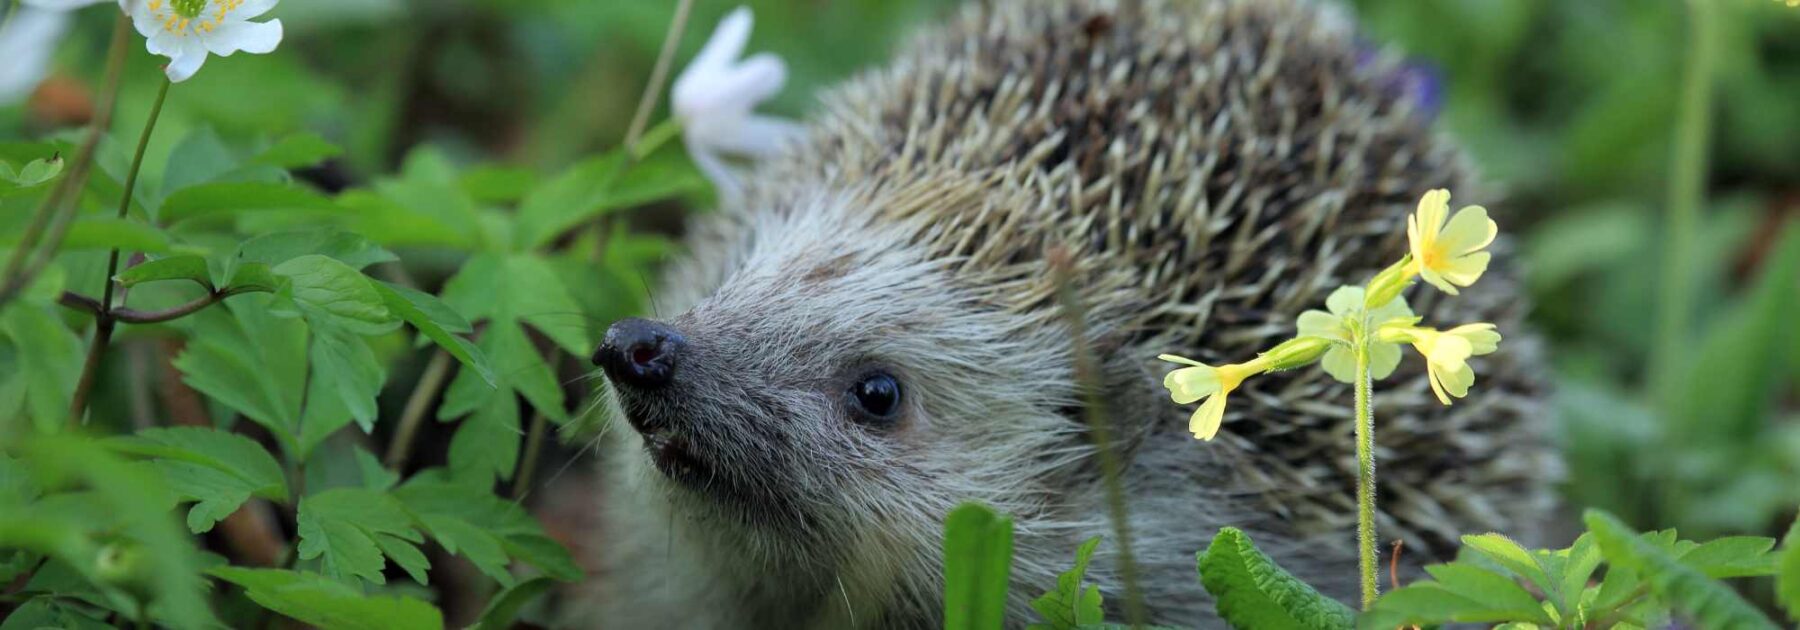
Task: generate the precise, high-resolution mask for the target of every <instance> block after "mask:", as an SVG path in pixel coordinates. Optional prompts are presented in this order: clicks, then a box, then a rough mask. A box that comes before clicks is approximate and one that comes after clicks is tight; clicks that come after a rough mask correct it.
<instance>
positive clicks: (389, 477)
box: [356, 446, 400, 490]
mask: <svg viewBox="0 0 1800 630" xmlns="http://www.w3.org/2000/svg"><path fill="white" fill-rule="evenodd" d="M356 470H357V471H358V472H359V473H361V474H362V482H363V487H364V488H368V489H370V490H387V489H389V488H392V487H394V484H397V483H400V473H397V472H394V471H391V470H388V469H387V466H386V465H383V464H382V463H381V460H379V459H375V455H374V454H372V453H370V452H369V451H367V450H364V449H363V448H362V447H360V446H358V447H356Z"/></svg>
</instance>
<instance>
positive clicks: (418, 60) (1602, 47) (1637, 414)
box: [0, 0, 1800, 537]
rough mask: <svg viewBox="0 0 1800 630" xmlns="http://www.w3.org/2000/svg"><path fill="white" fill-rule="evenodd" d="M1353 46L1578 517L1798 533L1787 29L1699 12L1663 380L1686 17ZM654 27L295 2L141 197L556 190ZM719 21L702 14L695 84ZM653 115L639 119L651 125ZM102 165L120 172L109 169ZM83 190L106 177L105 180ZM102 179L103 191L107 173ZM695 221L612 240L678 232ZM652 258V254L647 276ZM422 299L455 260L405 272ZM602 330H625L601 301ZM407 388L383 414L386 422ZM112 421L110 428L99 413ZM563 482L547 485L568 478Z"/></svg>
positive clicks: (1634, 10) (860, 6) (524, 13)
mask: <svg viewBox="0 0 1800 630" xmlns="http://www.w3.org/2000/svg"><path fill="white" fill-rule="evenodd" d="M749 4H750V5H751V6H752V7H753V8H754V9H755V15H756V28H755V32H754V35H753V37H752V41H751V44H750V49H751V50H766V51H771V52H774V53H777V54H779V55H781V56H782V57H783V58H785V59H786V61H787V63H788V66H789V70H790V81H789V83H788V86H787V88H786V90H785V91H784V92H783V93H782V94H781V95H780V96H779V97H778V98H777V99H776V100H775V101H774V102H773V103H772V104H771V105H770V106H769V107H767V108H766V109H767V110H769V111H773V112H775V113H780V114H785V115H789V116H795V117H799V116H803V115H804V114H805V113H806V112H807V110H808V108H809V104H810V103H811V102H812V97H813V95H814V94H815V93H816V92H817V91H818V90H819V89H821V88H822V87H824V86H827V85H829V84H831V83H832V82H833V81H836V80H839V79H842V78H844V77H846V76H848V75H850V74H852V73H854V72H856V71H857V70H858V69H861V68H866V67H869V66H871V65H873V64H877V63H879V61H880V60H881V59H882V58H883V57H884V56H885V55H886V54H887V52H888V51H890V50H892V49H893V48H894V47H895V46H897V45H899V44H900V43H901V41H902V40H903V39H904V37H905V34H906V33H907V32H908V30H909V29H910V28H912V27H913V26H915V25H917V24H920V23H923V22H926V21H929V20H932V19H935V18H939V17H942V16H945V15H947V14H948V13H949V12H950V11H952V10H954V6H955V5H956V4H957V2H955V1H954V0H925V1H921V2H888V1H882V0H766V1H758V2H751V3H749ZM1350 4H1351V5H1352V10H1353V12H1354V13H1355V14H1357V15H1358V16H1359V18H1360V19H1361V20H1362V21H1363V23H1364V25H1365V29H1366V31H1367V32H1368V34H1369V36H1370V39H1371V41H1373V42H1377V43H1379V44H1380V45H1382V46H1384V47H1385V50H1389V51H1391V52H1393V53H1394V54H1399V55H1405V56H1407V57H1409V58H1411V59H1413V60H1415V61H1416V62H1417V63H1419V64H1421V66H1422V67H1424V68H1426V69H1428V71H1429V72H1431V73H1434V74H1435V76H1437V77H1438V79H1439V81H1440V82H1441V84H1442V87H1443V99H1444V107H1443V111H1442V114H1441V118H1440V120H1441V123H1442V127H1443V129H1444V131H1446V132H1447V133H1451V134H1453V135H1455V136H1456V137H1458V138H1459V139H1460V140H1461V141H1462V142H1463V144H1464V145H1465V146H1466V147H1467V148H1468V149H1469V151H1470V152H1471V153H1472V154H1473V155H1474V156H1475V157H1476V160H1477V162H1478V164H1479V165H1480V167H1481V168H1482V170H1483V172H1484V173H1485V175H1486V176H1487V178H1488V179H1489V180H1490V181H1491V182H1493V184H1494V185H1495V188H1496V191H1497V192H1498V193H1500V194H1499V196H1498V199H1497V200H1496V201H1495V202H1494V203H1491V204H1489V206H1490V207H1491V208H1494V209H1495V216H1497V217H1498V218H1499V219H1500V221H1501V224H1502V227H1503V229H1504V231H1505V232H1506V233H1508V234H1510V235H1512V236H1513V237H1514V238H1515V239H1516V240H1515V241H1514V242H1515V244H1516V246H1517V248H1518V249H1519V250H1520V251H1521V252H1522V254H1523V267H1524V269H1525V270H1526V272H1527V277H1528V280H1529V282H1528V284H1529V287H1530V291H1531V292H1532V296H1531V297H1532V299H1533V301H1534V303H1535V306H1536V315H1535V323H1536V325H1537V327H1538V329H1539V330H1540V331H1542V333H1543V334H1544V336H1545V341H1546V343H1545V347H1546V349H1547V351H1548V352H1547V356H1549V357H1550V358H1551V363H1550V364H1549V365H1546V366H1545V368H1544V369H1545V370H1548V371H1553V372H1554V373H1555V382H1556V383H1557V405H1556V413H1557V418H1555V422H1554V425H1555V426H1556V427H1557V428H1558V432H1559V436H1560V438H1561V444H1562V446H1563V448H1564V449H1565V452H1566V453H1567V454H1568V458H1567V460H1568V469H1569V477H1568V483H1567V492H1568V496H1569V498H1570V502H1571V504H1572V505H1583V506H1594V507H1602V508H1606V509H1609V510H1613V511H1615V512H1616V513H1619V514H1621V515H1623V516H1625V517H1627V518H1629V519H1630V520H1632V521H1634V522H1635V524H1636V525H1639V526H1656V527H1670V526H1673V527H1679V528H1682V529H1683V534H1684V536H1692V537H1705V536H1710V535H1716V534H1719V533H1725V532H1754V533H1764V534H1775V533H1779V530H1778V527H1779V526H1780V525H1782V524H1785V523H1786V522H1787V521H1788V520H1789V519H1791V518H1792V517H1793V514H1794V510H1795V506H1796V505H1800V397H1797V394H1800V389H1797V388H1796V387H1795V385H1796V380H1797V379H1796V375H1800V334H1797V333H1796V332H1795V331H1794V328H1795V325H1796V323H1797V322H1800V239H1797V238H1796V234H1797V231H1796V230H1795V228H1794V226H1795V225H1796V223H1795V222H1794V221H1793V219H1794V218H1795V217H1796V216H1797V215H1800V8H1792V7H1788V6H1786V5H1785V4H1784V3H1782V2H1778V1H1773V0H1714V1H1713V2H1711V3H1710V7H1711V10H1713V11H1714V16H1715V17H1716V18H1717V19H1716V21H1715V22H1714V24H1713V26H1714V28H1716V29H1717V30H1716V33H1715V35H1716V41H1717V43H1718V47H1717V50H1716V55H1715V57H1714V60H1715V62H1716V63H1715V64H1714V66H1713V72H1712V74H1711V80H1710V81H1709V84H1710V93H1709V95H1708V98H1707V102H1708V103H1709V104H1710V106H1711V108H1712V109H1711V113H1712V116H1711V118H1710V121H1709V123H1708V129H1709V130H1710V132H1711V133H1710V143H1709V144H1710V146H1709V147H1707V153H1706V157H1707V161H1706V162H1705V169H1706V170H1705V172H1704V190H1705V201H1704V203H1703V204H1701V207H1700V220H1699V221H1698V229H1697V231H1696V232H1695V233H1694V234H1692V237H1693V242H1694V243H1695V250H1694V253H1695V255H1694V256H1693V257H1692V259H1691V260H1690V261H1689V262H1690V264H1688V265H1686V267H1685V268H1683V269H1681V270H1680V271H1681V273H1686V274H1691V275H1689V276H1688V279H1689V280H1691V281H1692V282H1693V286H1695V287H1696V288H1695V291H1694V294H1693V295H1692V299H1691V300H1690V303H1688V304H1685V305H1684V307H1685V308H1688V309H1691V310H1690V312H1691V313H1692V317H1691V320H1690V321H1691V322H1692V326H1691V327H1690V329H1685V330H1680V331H1678V333H1679V339H1678V347H1679V348H1681V349H1682V351H1681V352H1680V353H1679V354H1678V355H1673V356H1672V357H1671V358H1669V359H1667V361H1668V364H1670V365H1673V366H1675V367H1674V368H1672V369H1671V372H1670V373H1669V374H1670V376H1668V377H1666V378H1664V377H1656V375H1654V374H1652V373H1651V370H1650V369H1649V368H1648V366H1649V365H1651V364H1652V361H1653V357H1652V354H1653V353H1652V348H1653V347H1654V346H1655V345H1656V340H1657V338H1658V332H1657V327H1656V321H1657V315H1658V312H1659V310H1658V309H1659V307H1660V304H1659V295H1660V291H1661V288H1662V287H1663V286H1664V285H1665V284H1666V282H1667V281H1668V279H1667V278H1666V277H1665V276H1664V271H1663V259H1662V255H1663V254H1662V253H1663V251H1664V250H1663V248H1662V244H1663V243H1664V237H1665V236H1667V230H1666V229H1665V227H1664V222H1663V218H1662V217H1663V216H1664V211H1665V209H1666V207H1667V206H1668V203H1669V199H1670V196H1671V193H1670V181H1671V178H1673V177H1675V176H1676V175H1677V173H1676V172H1675V170H1674V164H1675V163H1676V157H1675V156H1674V146H1673V139H1674V137H1675V128H1676V122H1677V120H1678V114H1679V111H1678V104H1679V99H1678V95H1679V94H1680V93H1681V90H1682V78H1683V69H1684V67H1685V64H1686V63H1687V62H1688V60H1689V59H1690V52H1691V49H1690V47H1689V45H1688V44H1689V42H1691V41H1692V40H1693V32H1692V29H1691V28H1690V27H1691V25H1692V24H1693V23H1694V22H1693V21H1692V20H1691V19H1690V17H1689V14H1688V9H1687V7H1686V5H1684V4H1683V3H1682V2H1678V1H1675V0H1581V1H1575V2H1570V1H1565V0H1357V1H1355V2H1352V3H1350ZM674 6H675V3H674V2H673V1H671V0H604V1H600V2H594V1H591V0H508V1H503V0H486V1H483V0H414V1H408V0H289V1H288V2H284V3H282V4H281V5H280V6H279V8H278V9H277V10H276V11H275V13H274V14H273V15H274V16H275V17H280V18H281V19H282V20H283V21H284V23H285V24H286V27H287V39H286V41H284V42H283V44H282V46H281V48H280V49H279V50H278V51H277V52H276V53H275V54H271V55H261V56H249V55H238V56H234V57H230V58H214V59H212V60H210V61H209V62H208V64H207V66H206V69H205V70H204V71H202V72H201V73H200V74H199V75H198V76H197V77H196V78H194V79H193V80H191V81H189V82H187V83H183V84H181V85H180V86H179V87H178V88H177V89H176V90H175V91H174V92H172V94H171V97H170V100H169V104H168V107H167V110H166V111H165V112H164V114H163V116H162V119H161V123H160V125H161V126H160V127H159V128H158V131H157V133H156V136H155V139H154V140H153V141H152V142H151V146H150V149H149V154H150V155H151V156H158V157H153V159H151V160H150V161H149V162H147V166H146V175H145V178H146V181H149V182H158V181H163V179H164V176H165V173H164V171H166V170H167V169H169V168H173V166H172V165H171V162H170V161H169V160H167V159H164V158H162V157H160V156H167V155H169V154H170V153H171V152H172V151H174V150H175V149H176V145H177V144H178V143H179V142H181V141H182V140H183V139H184V138H188V137H189V136H190V134H191V132H195V131H197V130H202V129H209V130H211V132H214V133H216V134H217V137H218V138H219V139H220V141H221V143H222V144H223V145H225V146H234V147H236V146H257V145H259V144H260V143H266V142H268V141H269V140H270V139H273V138H279V137H282V136H285V135H287V134H289V133H292V132H295V131H302V130H306V131H311V132H314V133H317V134H319V135H321V136H323V137H325V138H327V139H329V140H331V141H332V142H334V143H337V144H340V145H342V146H343V147H345V149H346V151H345V153H344V155H343V156H342V157H341V158H339V159H337V160H336V161H334V162H332V163H330V164H329V165H328V166H327V167H326V168H325V169H323V170H321V171H319V172H316V173H313V174H311V176H310V177H311V179H313V181H315V182H323V183H325V184H327V185H368V184H370V183H371V182H375V181H378V180H380V179H381V178H382V177H383V176H384V175H385V174H389V173H393V172H395V171H396V170H398V169H400V167H401V165H402V164H403V163H405V161H406V158H407V156H408V155H409V154H414V153H415V152H416V151H419V150H420V149H421V147H429V148H430V150H431V151H433V152H435V154H436V155H441V156H444V157H446V158H447V159H448V160H449V161H450V162H452V163H455V164H457V165H460V166H468V165H474V164H501V165H510V166H516V167H521V168H523V169H528V170H531V171H536V172H539V173H549V172H554V171H556V170H560V169H562V168H563V167H566V166H567V165H569V164H570V163H572V162H574V161H576V160H578V159H580V158H582V157H584V156H587V155H589V154H591V153H593V152H595V151H598V150H602V149H605V148H609V147H612V146H615V145H616V144H618V142H619V140H620V138H621V137H622V136H623V135H624V132H625V128H626V126H627V125H628V123H629V120H630V118H631V115H632V112H633V109H634V107H635V106H636V104H637V101H638V98H639V96H640V92H641V90H642V89H643V86H644V85H645V84H646V82H647V80H648V75H649V73H650V69H651V68H652V66H653V65H654V61H655V59H656V55H657V50H658V48H659V47H660V45H661V42H662V39H663V36H664V33H665V31H666V29H667V28H668V24H669V21H670V18H671V15H672V13H673V11H674ZM734 6H736V3H735V2H715V1H712V0H702V1H700V2H698V3H697V4H696V7H695V10H694V15H693V16H692V18H691V20H690V21H689V23H688V27H687V29H686V33H685V37H684V39H683V40H682V43H681V46H680V51H681V52H680V55H679V56H678V57H677V69H678V68H679V67H680V64H681V63H683V62H685V60H686V59H688V58H689V57H690V56H691V55H692V54H693V52H694V51H695V50H696V49H697V48H698V47H699V45H700V43H701V42H702V41H703V40H704V39H705V36H706V35H707V33H708V32H709V31H710V28H711V26H712V25H713V24H714V23H716V21H717V20H718V18H719V17H721V16H722V15H724V13H725V12H727V11H729V10H730V9H731V8H733V7H734ZM111 19H112V18H111V16H110V15H108V14H107V12H102V11H88V12H84V13H83V14H82V15H81V16H80V17H79V21H80V22H79V24H78V27H77V28H76V29H75V30H74V31H73V32H72V34H71V35H70V37H69V39H68V40H67V41H65V42H64V44H63V45H62V46H61V48H60V49H59V52H58V55H57V57H56V63H55V68H54V70H53V73H52V77H51V79H50V80H49V81H48V82H47V83H46V84H45V85H44V86H43V87H41V88H40V89H39V92H38V93H37V94H36V95H35V96H34V97H33V98H32V99H30V100H29V101H28V102H26V103H22V104H18V105H14V106H8V107H0V140H16V139H36V138H41V137H44V136H46V135H51V134H59V133H72V132H70V131H69V129H72V128H73V123H77V122H79V121H82V120H85V118H86V116H87V115H88V113H89V112H87V111H86V110H84V109H83V107H84V106H87V107H91V100H92V92H93V91H94V90H95V87H94V86H96V85H97V84H98V81H99V74H100V68H101V66H102V63H103V60H102V59H101V57H102V56H103V54H104V49H105V44H106V37H107V33H108V25H109V23H110V20H111ZM159 65H160V61H159V60H158V59H157V58H152V57H151V56H149V55H148V54H146V53H144V52H143V50H142V49H141V48H136V49H135V51H134V53H133V57H132V59H131V62H130V65H129V66H128V68H127V71H126V75H125V76H126V82H125V85H124V89H123V90H124V91H123V93H122V95H121V97H120V105H119V111H118V115H117V117H116V119H115V120H116V121H117V122H116V129H115V130H114V135H115V136H117V137H121V138H131V137H135V136H136V133H137V129H138V126H139V125H140V124H141V123H142V121H143V120H144V118H145V116H146V114H147V109H148V107H149V103H150V102H151V100H152V96H153V94H154V90H155V87H156V85H157V81H159V80H160V77H159V75H158V73H157V72H156V68H157V67H158V66H159ZM663 100H664V102H665V105H664V107H663V109H664V111H661V112H659V113H658V115H657V116H656V117H655V119H656V120H660V119H662V118H664V117H666V115H667V114H666V100H667V99H666V98H665V99H663ZM115 153H116V151H115ZM103 166H105V163H104V161H103ZM107 168H108V169H109V170H111V171H112V172H115V173H116V172H118V171H119V170H120V165H117V164H114V165H110V166H107ZM704 203H705V201H704V200H703V199H702V200H690V202H689V203H675V204H658V205H653V206H651V207H648V208H645V209H641V210H637V211H634V212H633V213H630V214H628V215H623V216H622V217H620V218H619V219H618V220H620V221H623V222H625V223H629V224H631V225H632V226H633V227H636V228H640V229H642V230H646V231H650V232H657V231H662V232H668V231H671V230H673V229H675V226H678V225H679V221H678V220H677V219H679V218H680V216H682V213H684V212H687V211H689V210H690V208H692V207H694V206H698V205H703V204H704ZM658 251H660V250H658ZM402 259H403V260H406V261H408V265H409V268H408V269H407V270H406V271H407V272H409V273H412V274H415V275H417V276H419V277H420V278H422V281H423V282H425V283H426V284H431V283H432V282H434V281H438V280H441V278H442V277H443V276H445V275H447V274H448V273H449V272H450V271H452V270H453V269H454V265H456V264H457V263H458V261H459V259H457V258H455V257H452V256H445V255H436V254H434V253H433V252H431V251H419V252H415V251H402ZM609 297H610V298H615V299H618V300H624V301H625V302H622V303H620V304H619V305H617V309H618V310H620V311H628V310H630V309H634V308H638V305H637V302H636V300H637V299H638V297H639V296H638V295H637V292H636V291H634V290H619V291H614V292H612V293H611V294H610V296H609ZM413 369H414V372H415V373H408V374H397V375H395V377H394V378H393V379H392V380H391V381H390V384H389V388H388V390H386V393H385V394H384V395H383V398H382V404H383V406H384V410H385V409H386V408H387V407H389V406H393V407H397V406H399V405H400V404H401V403H402V402H403V400H401V399H402V398H403V397H404V396H403V395H404V393H405V392H406V391H409V390H410V389H411V382H410V381H411V380H412V379H416V378H417V376H416V370H417V367H416V366H414V368H413ZM101 404H103V405H116V406H119V407H123V406H124V405H126V404H127V402H126V401H123V400H103V401H101ZM575 456H576V453H575V452H574V451H573V450H565V451H561V452H558V453H554V454H553V455H552V456H550V457H549V461H550V463H549V464H547V465H548V466H552V467H554V466H560V465H561V464H562V462H564V461H567V460H568V459H569V458H571V457H575Z"/></svg>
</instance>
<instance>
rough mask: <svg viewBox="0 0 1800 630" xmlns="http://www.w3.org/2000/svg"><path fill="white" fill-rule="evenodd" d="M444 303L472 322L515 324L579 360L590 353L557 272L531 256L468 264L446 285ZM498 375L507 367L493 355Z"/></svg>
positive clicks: (576, 309) (582, 321) (582, 317)
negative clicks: (521, 324)
mask: <svg viewBox="0 0 1800 630" xmlns="http://www.w3.org/2000/svg"><path fill="white" fill-rule="evenodd" d="M443 297H444V303H446V304H449V305H450V307H451V308H454V309H456V312H458V313H461V314H462V315H463V316H464V317H467V318H469V319H470V320H482V319H492V320H495V321H507V320H519V321H523V322H525V323H527V324H530V325H531V327H532V328H536V329H537V330H539V331H540V332H543V333H544V335H545V336H547V337H549V338H550V339H551V340H552V341H555V342H556V344H557V345H558V346H560V347H562V349H563V350H565V351H567V352H569V353H571V354H574V355H577V356H582V355H586V354H587V353H588V352H591V351H593V341H592V339H591V338H590V335H589V327H588V323H589V322H588V319H587V315H586V314H585V312H583V311H582V310H581V305H580V303H578V302H576V301H575V298H574V297H573V296H572V294H571V292H570V291H569V289H568V287H567V285H566V284H564V282H563V279H562V277H561V276H559V275H557V273H556V268H555V267H554V266H552V265H551V264H550V263H549V261H547V260H545V259H543V258H539V257H535V256H529V255H513V256H502V255H498V254H483V255H479V256H475V257H473V258H470V259H469V261H468V262H467V263H465V264H464V265H463V268H462V270H460V271H458V272H457V274H456V276H455V277H453V278H451V279H450V281H449V282H448V283H446V284H445V285H444V293H443ZM488 356H489V357H491V358H493V359H494V362H495V365H494V369H495V371H496V372H505V371H506V370H507V366H506V365H504V364H502V363H501V361H500V359H499V357H496V356H494V354H493V353H492V352H490V353H488Z"/></svg>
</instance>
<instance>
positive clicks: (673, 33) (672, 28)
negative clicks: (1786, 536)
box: [625, 0, 694, 151]
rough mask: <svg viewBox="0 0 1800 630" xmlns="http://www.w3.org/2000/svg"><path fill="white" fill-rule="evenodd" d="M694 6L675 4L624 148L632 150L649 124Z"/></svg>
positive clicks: (687, 1)
mask: <svg viewBox="0 0 1800 630" xmlns="http://www.w3.org/2000/svg"><path fill="white" fill-rule="evenodd" d="M693 8H694V0H681V1H680V2H678V3H676V4H675V17H674V18H672V19H670V20H669V32H668V34H667V35H664V36H663V45H662V51H661V52H658V53H657V54H656V67H655V68H653V69H652V70H651V71H650V84H649V85H646V86H644V94H643V96H640V97H638V106H637V113H634V114H632V116H631V127H630V128H629V129H627V130H626V131H625V149H626V151H634V150H635V149H636V147H637V143H638V139H639V138H641V137H643V134H644V126H645V125H648V124H650V112H652V111H655V110H656V99H657V97H658V96H659V95H661V94H662V86H663V81H666V80H668V77H669V66H671V65H673V64H674V62H675V47H676V45H677V44H680V43H681V31H682V30H683V29H685V28H687V20H688V11H689V10H690V9H693Z"/></svg>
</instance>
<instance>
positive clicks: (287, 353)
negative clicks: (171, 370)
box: [174, 295, 310, 451]
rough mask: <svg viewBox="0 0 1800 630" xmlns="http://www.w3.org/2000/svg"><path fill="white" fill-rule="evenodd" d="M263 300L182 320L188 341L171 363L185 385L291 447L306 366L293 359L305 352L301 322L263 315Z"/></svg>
mask: <svg viewBox="0 0 1800 630" xmlns="http://www.w3.org/2000/svg"><path fill="white" fill-rule="evenodd" d="M269 302H270V299H269V298H268V296H262V295H247V296H242V297H237V298H232V299H231V300H228V301H226V302H225V304H224V305H223V306H224V307H223V308H220V307H214V308H210V309H206V310H203V311H200V312H199V313H195V314H194V315H191V316H189V317H187V318H185V319H184V320H182V321H183V326H184V328H185V329H186V331H187V333H188V334H187V339H188V341H187V345H186V346H184V347H183V348H182V351H181V354H179V355H177V356H176V357H175V361H174V363H175V367H176V368H178V369H180V370H181V373H182V376H183V381H184V382H186V383H187V384H188V385H189V386H191V387H193V388H194V389H196V390H199V391H200V392H201V393H203V394H206V395H207V396H209V397H211V398H213V399H214V400H217V401H219V402H221V403H223V404H225V405H226V406H228V407H230V408H232V409H234V410H236V411H238V412H239V413H242V414H244V416H245V417H247V418H249V419H250V420H252V421H254V422H256V423H257V424H260V425H262V426H264V427H266V428H268V429H269V430H270V431H271V432H272V433H274V434H275V436H276V437H277V439H279V440H280V441H281V443H282V445H283V446H284V447H286V448H289V449H294V450H295V451H297V450H298V446H299V445H298V443H297V442H296V437H297V429H298V428H299V423H300V415H301V409H300V401H301V399H302V395H303V394H305V393H306V390H307V378H306V367H307V366H306V362H305V361H298V360H296V358H297V357H304V356H306V353H307V350H306V348H307V346H306V338H307V334H306V325H305V324H303V323H301V322H299V321H297V320H291V319H280V318H277V317H274V316H273V315H271V314H269V312H268V304H269ZM309 407H310V405H309Z"/></svg>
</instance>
